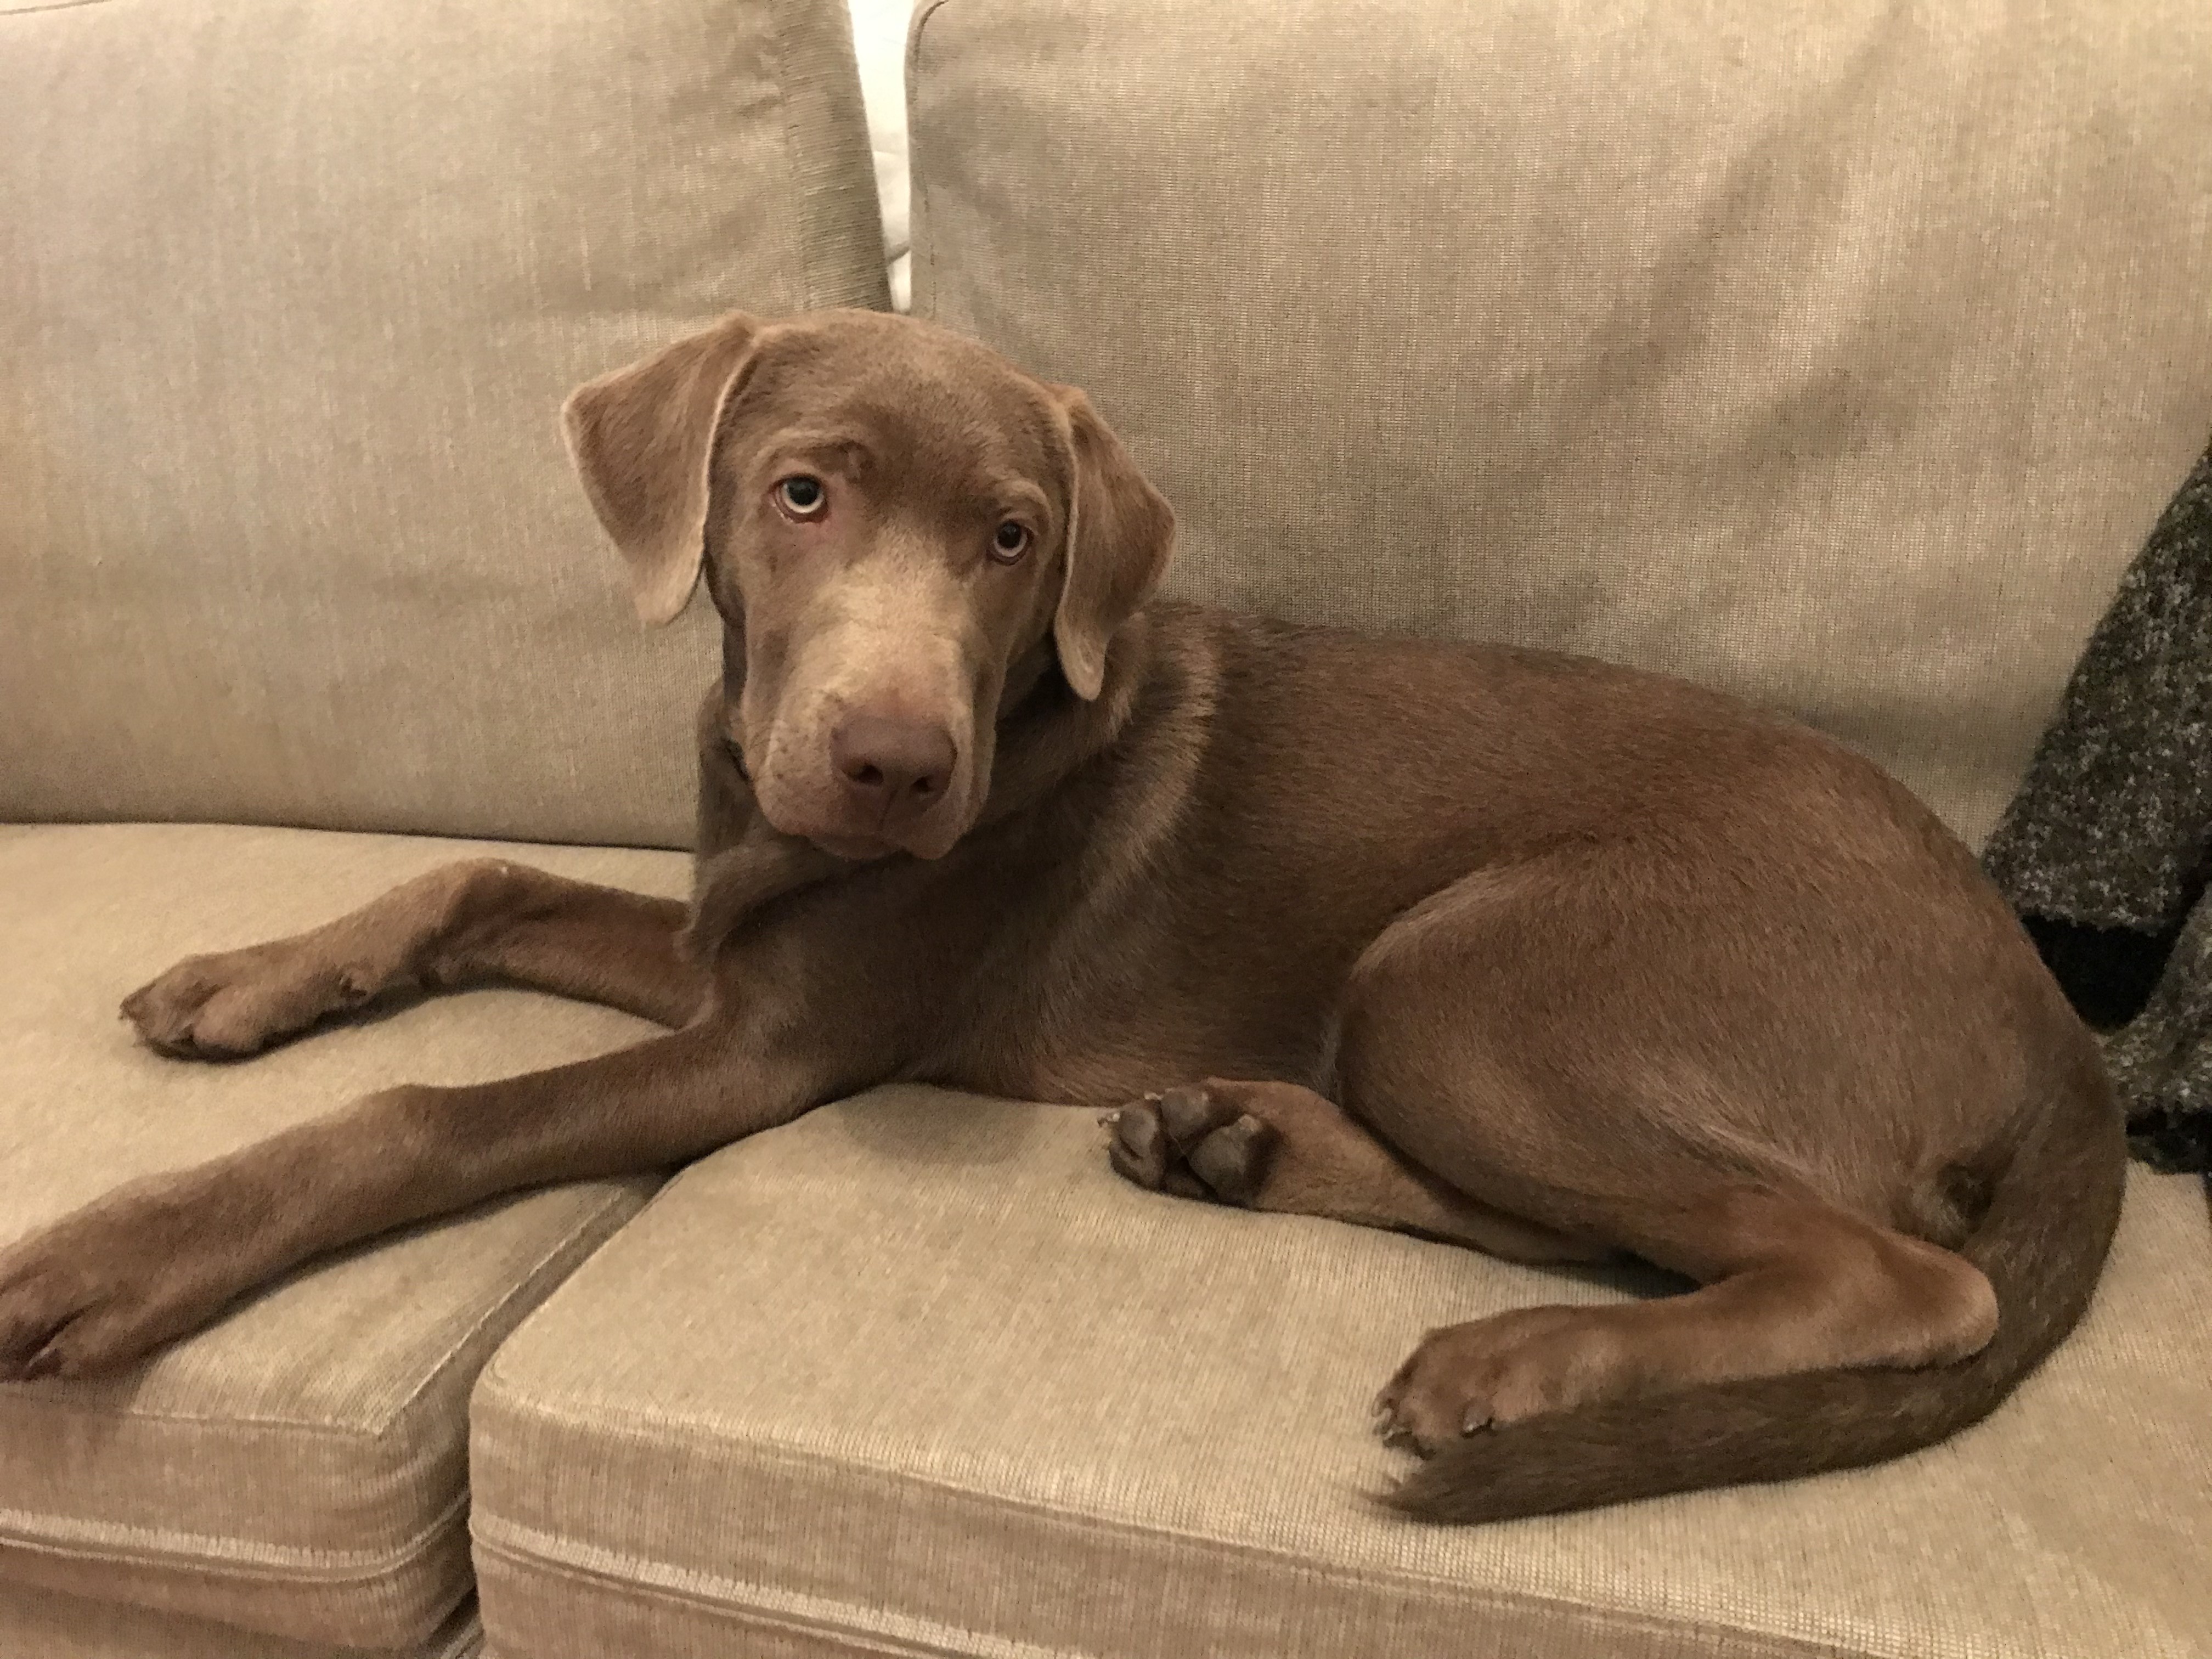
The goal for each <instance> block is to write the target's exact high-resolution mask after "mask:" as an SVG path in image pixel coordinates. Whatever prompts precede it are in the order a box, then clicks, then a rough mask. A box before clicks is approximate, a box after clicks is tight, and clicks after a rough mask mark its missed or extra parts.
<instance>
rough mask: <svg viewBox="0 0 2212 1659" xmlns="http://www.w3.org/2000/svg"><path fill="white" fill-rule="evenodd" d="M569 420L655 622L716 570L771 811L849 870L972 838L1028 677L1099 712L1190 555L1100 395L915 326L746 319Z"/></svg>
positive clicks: (840, 317)
mask: <svg viewBox="0 0 2212 1659" xmlns="http://www.w3.org/2000/svg"><path fill="white" fill-rule="evenodd" d="M562 426H563V428H564V430H565V432H566V434H567V435H568V448H569V453H570V454H571V455H572V456H573V457H574V460H575V463H576V470H577V471H578V472H579V473H580V475H581V476H582V478H583V482H584V489H585V491H586V494H588V495H590V497H591V501H592V507H593V509H594V510H595V511H596V512H597V513H598V514H599V522H600V523H601V524H602V525H604V526H605V527H606V531H607V534H608V535H609V537H611V538H612V539H613V541H614V544H615V545H616V547H617V549H619V550H620V551H621V553H622V556H623V559H624V561H625V562H627V564H628V566H629V576H630V584H631V591H632V593H633V596H634V597H635V600H636V603H637V609H638V614H639V615H640V616H641V617H643V618H644V619H645V620H646V621H647V622H648V623H653V624H656V625H658V624H659V623H665V622H668V621H669V620H671V618H672V617H675V616H676V615H677V613H678V612H679V611H682V610H683V609H684V605H685V604H686V603H687V602H688V601H689V599H690V596H691V591H692V589H693V588H694V587H695V586H696V585H697V584H698V581H699V579H700V575H701V573H702V568H703V570H704V573H705V575H706V579H707V586H708V592H709V594H710V595H711V596H712V597H713V599H714V605H715V606H716V608H717V609H718V610H719V611H720V612H721V615H722V620H723V627H724V632H725V636H726V651H725V659H726V662H727V663H729V664H730V665H731V667H730V670H729V671H728V672H727V673H726V676H725V686H724V694H723V695H724V708H723V713H722V723H723V730H724V734H725V735H726V738H728V740H729V741H730V743H731V744H733V745H734V746H735V747H736V749H737V750H738V755H739V757H740V760H741V763H742V764H743V765H744V768H745V769H746V770H747V772H748V773H749V774H750V776H751V778H752V780H753V787H754V790H755V793H756V795H757V799H758V800H759V802H760V806H761V810H762V811H763V812H764V813H765V814H767V816H768V818H769V822H770V823H773V824H774V825H775V827H776V828H777V829H780V830H781V831H783V832H784V833H786V834H787V835H793V836H804V837H805V838H806V839H807V840H810V841H812V842H816V843H817V844H818V845H820V846H822V847H824V848H828V849H829V851H831V852H833V853H836V854H841V855H842V856H845V857H848V858H873V857H878V856H880V855H882V854H886V853H890V852H893V851H899V850H903V851H906V852H910V853H914V854H918V855H919V856H921V857H923V858H936V857H939V856H940V855H941V854H944V853H945V851H947V850H948V849H949V848H951V846H952V845H953V843H954V842H957V841H958V840H959V838H960V836H962V835H963V834H964V833H965V832H966V830H967V829H968V828H969V826H970V825H971V824H973V823H975V817H976V815H977V813H979V812H980V811H981V810H982V805H983V799H984V797H985V795H986V794H987V793H988V791H989V788H990V780H991V762H992V757H993V752H994V738H995V735H996V731H997V723H998V719H999V715H1000V707H1001V704H1002V702H1004V701H1005V700H1006V696H1007V694H1008V686H1009V681H1010V678H1011V679H1012V682H1013V684H1014V688H1015V690H1016V691H1017V692H1019V691H1020V690H1024V689H1026V688H1025V686H1024V684H1023V682H1024V681H1025V680H1034V678H1036V674H1037V672H1038V671H1040V670H1041V669H1044V668H1048V667H1049V666H1050V665H1051V663H1052V662H1053V660H1054V658H1055V656H1056V659H1057V662H1058V665H1059V668H1060V672H1061V673H1062V674H1063V675H1064V676H1065V678H1066V682H1067V684H1068V685H1069V686H1070V687H1072V688H1073V690H1074V692H1075V695H1077V696H1080V697H1083V698H1085V699H1093V698H1096V697H1097V696H1098V695H1099V690H1100V688H1101V685H1102V684H1103V679H1104V675H1105V668H1106V654H1107V647H1108V645H1109V642H1110V641H1111V640H1112V638H1113V636H1114V634H1115V630H1116V629H1119V628H1120V627H1121V624H1122V623H1125V622H1127V620H1128V619H1129V617H1131V616H1132V615H1133V613H1134V612H1135V611H1136V610H1137V608H1138V607H1139V605H1142V604H1143V603H1144V601H1145V599H1146V596H1147V595H1148V594H1150V593H1151V592H1152V589H1153V588H1154V586H1157V585H1158V581H1159V578H1160V574H1161V573H1162V571H1163V570H1164V568H1166V565H1167V561H1168V555H1169V550H1170V545H1171V544H1172V541H1173V538H1174V527H1175V520H1174V515H1173V514H1172V513H1170V511H1169V510H1168V506H1167V503H1166V502H1165V501H1163V500H1161V498H1160V496H1159V495H1158V492H1157V491H1155V490H1154V489H1152V486H1151V485H1150V484H1148V483H1146V482H1145V479H1144V477H1142V475H1141V474H1139V472H1138V471H1137V469H1136V466H1135V465H1134V463H1133V462H1132V461H1131V460H1130V459H1129V456H1128V453H1127V451H1126V450H1124V449H1123V448H1122V447H1121V442H1120V441H1119V440H1117V439H1116V438H1115V436H1114V435H1113V434H1112V433H1111V432H1110V431H1109V430H1108V429H1107V428H1106V426H1105V424H1104V423H1103V422H1101V421H1100V420H1099V418H1098V416H1097V415H1096V414H1095V413H1094V412H1093V411H1092V410H1091V406H1090V404H1089V403H1088V402H1087V401H1085V398H1084V396H1083V394H1082V393H1081V392H1078V391H1075V390H1074V389H1073V388H1072V387H1067V386H1052V385H1048V384H1047V383H1046V382H1044V381H1042V380H1035V379H1033V378H1031V377H1030V376H1029V375H1027V374H1023V373H1022V372H1021V371H1020V370H1019V369H1017V368H1014V367H1013V366H1012V364H1011V363H1008V362H1006V360H1005V359H1004V358H1001V357H1000V356H997V355H995V354H994V353H993V352H991V351H989V350H987V349H985V348H984V347H982V346H981V345H978V344H976V343H975V342H973V341H970V340H966V339H963V338H962V337H959V336H957V335H955V334H952V333H950V332H948V331H945V330H943V329H939V328H936V327H933V326H932V325H928V324H926V323H921V322H916V321H914V320H911V319H907V318H902V317H893V316H888V315H884V314H882V313H874V312H823V313H815V314H812V315H808V316H803V317H798V318H793V319H789V320H787V321H778V322H764V321H762V320H759V319H755V318H751V317H747V316H744V315H732V316H729V317H726V318H724V319H722V320H721V321H720V322H719V323H717V324H715V325H714V326H713V327H712V328H709V329H708V330H706V331H704V332H702V333H699V334H695V335H692V336H690V337H689V338H686V339H683V340H679V341H678V342H677V343H675V344H673V345H671V346H669V347H668V348H667V349H665V350H663V351H661V352H659V354H657V355H656V356H652V357H648V358H647V359H646V360H645V361H644V362H640V363H636V364H633V365H632V366H631V367H629V368H623V369H619V370H617V371H616V372H615V373H614V374H609V375H605V376H604V377H602V378H601V379H599V380H593V381H592V382H591V383H590V384H589V385H587V386H582V387H580V388H579V389H578V390H577V391H576V392H574V394H573V395H572V396H571V397H570V398H569V399H568V404H567V405H566V406H565V407H564V409H563V410H562Z"/></svg>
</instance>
